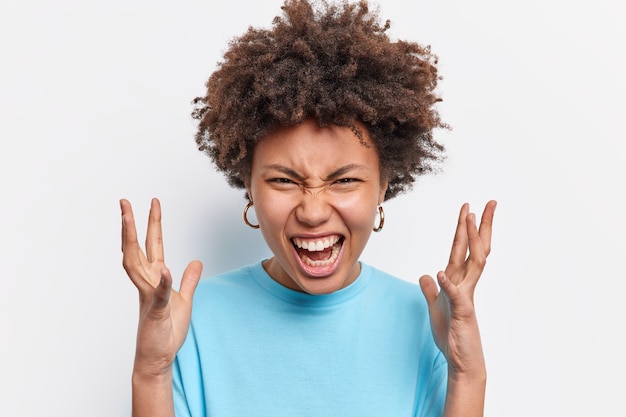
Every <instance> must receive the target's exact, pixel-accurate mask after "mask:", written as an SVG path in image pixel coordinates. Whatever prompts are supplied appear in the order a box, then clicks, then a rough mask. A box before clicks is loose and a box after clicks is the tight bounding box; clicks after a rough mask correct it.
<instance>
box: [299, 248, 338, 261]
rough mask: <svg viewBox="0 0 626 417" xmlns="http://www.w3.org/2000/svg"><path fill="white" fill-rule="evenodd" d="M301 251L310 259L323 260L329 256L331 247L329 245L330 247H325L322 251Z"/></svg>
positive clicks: (331, 250)
mask: <svg viewBox="0 0 626 417" xmlns="http://www.w3.org/2000/svg"><path fill="white" fill-rule="evenodd" d="M303 252H304V254H305V255H306V256H308V257H309V259H311V260H312V261H325V260H326V259H328V258H330V255H331V254H332V252H333V249H332V247H331V248H326V249H324V250H323V251H316V252H311V251H308V250H307V251H303Z"/></svg>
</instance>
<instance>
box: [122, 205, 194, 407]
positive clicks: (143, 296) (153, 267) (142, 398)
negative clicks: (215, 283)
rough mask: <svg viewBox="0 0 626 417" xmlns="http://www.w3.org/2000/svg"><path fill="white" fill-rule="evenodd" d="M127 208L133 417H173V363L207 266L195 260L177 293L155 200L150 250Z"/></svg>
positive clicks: (148, 236)
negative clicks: (134, 324)
mask: <svg viewBox="0 0 626 417" xmlns="http://www.w3.org/2000/svg"><path fill="white" fill-rule="evenodd" d="M120 207H121V210H122V252H123V261H122V264H123V266H124V269H125V270H126V273H127V274H128V276H129V278H130V279H131V281H132V282H133V284H134V285H135V287H137V290H138V292H139V325H138V328H137V346H136V351H135V363H134V367H133V377H132V415H133V417H144V416H145V417H147V416H150V417H174V404H173V398H172V364H173V362H174V358H175V357H176V353H177V352H178V349H180V347H181V346H182V344H183V342H184V341H185V338H186V336H187V331H188V329H189V321H190V318H191V302H192V298H193V293H194V291H195V289H196V285H197V284H198V280H199V278H200V274H201V272H202V264H201V263H200V262H198V261H194V262H191V263H190V264H189V265H188V266H187V268H186V269H185V272H184V274H183V277H182V280H181V286H180V291H179V292H176V291H174V290H172V288H171V287H172V276H171V275H170V272H169V270H168V269H167V267H166V266H165V261H164V256H163V238H162V232H161V206H160V204H159V201H158V200H157V199H153V200H152V204H151V207H150V215H149V218H148V231H147V234H146V252H145V254H144V252H143V250H142V249H141V248H140V246H139V243H138V240H137V231H136V229H135V220H134V216H133V212H132V207H131V205H130V203H129V202H128V201H127V200H121V201H120Z"/></svg>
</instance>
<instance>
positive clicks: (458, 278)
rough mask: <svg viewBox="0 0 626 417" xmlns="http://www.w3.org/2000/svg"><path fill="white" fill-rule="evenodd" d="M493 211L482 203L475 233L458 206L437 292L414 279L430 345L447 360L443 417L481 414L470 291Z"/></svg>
mask: <svg viewBox="0 0 626 417" xmlns="http://www.w3.org/2000/svg"><path fill="white" fill-rule="evenodd" d="M495 208H496V202H495V201H490V202H489V203H487V205H486V206H485V210H484V212H483V215H482V219H481V224H480V228H478V227H477V225H476V216H475V214H474V213H470V212H469V206H468V205H467V204H464V205H463V207H462V208H461V212H460V214H459V220H458V224H457V228H456V233H455V235H454V241H453V244H452V250H451V252H450V260H449V262H448V266H447V267H446V270H445V271H440V272H439V273H438V274H437V281H438V283H439V288H440V290H438V289H437V285H436V284H435V282H434V280H433V279H432V278H431V277H430V276H427V275H425V276H423V277H422V278H420V286H421V287H422V291H423V293H424V296H425V297H426V301H427V302H428V308H429V313H430V321H431V326H432V331H433V336H434V338H435V342H436V343H437V346H438V347H439V349H440V350H441V351H442V352H443V354H444V355H445V357H446V359H447V361H448V389H447V392H446V402H445V407H444V414H443V415H444V417H461V416H462V417H480V416H482V415H483V410H484V402H485V387H486V379H487V371H486V367H485V360H484V356H483V350H482V344H481V340H480V331H479V328H478V322H477V320H476V311H475V309H474V290H475V288H476V284H477V283H478V280H479V278H480V276H481V274H482V271H483V269H484V267H485V263H486V260H487V256H488V255H489V252H490V251H491V228H492V222H493V215H494V211H495ZM468 251H469V254H468Z"/></svg>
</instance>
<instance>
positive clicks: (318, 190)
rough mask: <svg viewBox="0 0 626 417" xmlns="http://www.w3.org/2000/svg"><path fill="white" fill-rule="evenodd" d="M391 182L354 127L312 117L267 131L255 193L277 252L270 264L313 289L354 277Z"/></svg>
mask: <svg viewBox="0 0 626 417" xmlns="http://www.w3.org/2000/svg"><path fill="white" fill-rule="evenodd" d="M361 130H362V131H363V133H364V139H365V140H366V142H368V143H369V144H372V142H371V140H370V138H369V136H368V135H367V130H366V129H365V128H364V127H361ZM386 189H387V184H386V182H383V181H381V173H380V166H379V159H378V153H377V151H376V149H375V147H374V146H373V145H372V146H369V147H366V146H364V145H363V144H361V143H360V142H359V139H358V138H357V137H356V135H355V134H354V133H353V132H352V131H351V130H350V129H349V128H345V127H338V126H329V127H324V128H320V127H319V125H318V124H317V122H315V121H312V120H307V121H305V122H303V123H301V124H299V125H296V126H291V127H285V128H281V129H278V130H276V131H274V132H272V133H271V134H269V135H268V136H266V137H264V138H263V139H262V140H261V141H260V142H259V143H258V144H257V145H256V147H255V149H254V157H253V162H252V170H251V175H250V180H249V182H248V193H249V195H250V198H251V199H252V201H253V202H254V209H255V211H256V217H257V220H258V222H259V225H260V226H261V231H262V233H263V236H264V238H265V240H266V242H267V244H268V245H269V247H270V249H271V250H272V252H273V254H274V257H273V258H271V259H269V260H267V261H266V262H265V263H264V265H263V266H264V267H265V270H266V271H267V272H268V273H269V275H270V276H271V277H272V278H273V279H274V280H276V281H277V282H279V283H281V284H282V285H284V286H286V287H288V288H291V289H294V290H297V291H304V292H307V293H310V294H327V293H331V292H333V291H337V290H339V289H341V288H344V287H346V286H347V285H349V284H350V283H352V282H353V281H354V280H355V279H356V278H357V276H358V275H359V272H360V265H359V263H358V260H359V257H360V255H361V253H362V251H363V248H364V247H365V244H366V243H367V240H368V239H369V236H370V233H371V232H372V228H373V227H374V221H375V218H376V213H377V212H378V205H379V204H380V203H382V201H383V199H384V195H385V191H386Z"/></svg>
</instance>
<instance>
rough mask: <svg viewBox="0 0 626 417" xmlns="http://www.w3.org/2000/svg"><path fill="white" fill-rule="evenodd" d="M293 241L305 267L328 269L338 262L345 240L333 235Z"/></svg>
mask: <svg viewBox="0 0 626 417" xmlns="http://www.w3.org/2000/svg"><path fill="white" fill-rule="evenodd" d="M291 241H292V243H293V246H294V247H295V249H296V252H297V253H298V256H299V257H300V260H301V261H302V263H303V264H304V265H306V266H310V267H316V268H319V267H328V266H330V265H332V264H333V263H334V262H335V261H336V260H337V258H338V257H339V253H340V252H341V246H342V245H343V241H344V238H343V237H342V236H339V235H331V236H325V237H324V238H317V239H303V238H293V239H292V240H291Z"/></svg>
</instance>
